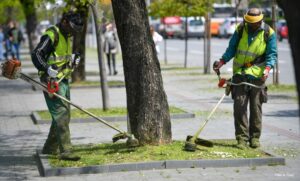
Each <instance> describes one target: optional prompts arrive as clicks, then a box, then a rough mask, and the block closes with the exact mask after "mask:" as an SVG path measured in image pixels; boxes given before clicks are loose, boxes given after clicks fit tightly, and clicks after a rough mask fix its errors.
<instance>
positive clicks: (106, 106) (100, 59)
mask: <svg viewBox="0 0 300 181" xmlns="http://www.w3.org/2000/svg"><path fill="white" fill-rule="evenodd" d="M97 7H98V3H97V0H94V2H93V3H92V4H91V8H92V12H93V16H94V21H95V28H96V36H97V51H98V63H99V72H100V83H101V90H102V106H103V110H108V109H109V96H108V84H107V77H106V70H105V64H104V61H103V51H102V46H101V43H102V41H101V29H100V27H101V25H100V18H99V14H98V10H97Z"/></svg>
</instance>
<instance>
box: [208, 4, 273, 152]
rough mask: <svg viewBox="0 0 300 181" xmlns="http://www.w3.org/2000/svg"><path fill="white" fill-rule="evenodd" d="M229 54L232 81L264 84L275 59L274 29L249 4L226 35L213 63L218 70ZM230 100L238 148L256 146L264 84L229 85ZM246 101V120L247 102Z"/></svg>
mask: <svg viewBox="0 0 300 181" xmlns="http://www.w3.org/2000/svg"><path fill="white" fill-rule="evenodd" d="M232 58H233V77H232V81H233V83H240V82H248V83H251V84H254V85H258V86H262V85H265V81H266V79H267V78H268V75H269V72H270V70H271V69H272V68H273V66H274V64H275V62H276V61H277V43H276V35H275V33H274V30H273V29H272V28H271V27H269V26H268V25H267V24H265V23H264V22H263V14H262V12H261V11H260V10H259V9H257V8H251V9H249V10H248V12H247V13H246V14H245V15H244V22H243V23H241V24H239V25H238V26H237V28H236V31H235V33H234V34H233V36H232V37H231V39H230V42H229V46H228V48H227V49H226V52H225V53H224V54H223V56H222V58H221V59H220V61H217V63H216V64H215V65H214V67H213V68H214V70H215V71H218V70H219V69H220V68H221V67H222V66H223V65H224V64H226V63H227V62H229V61H230V60H231V59H232ZM232 98H233V100H234V125H235V137H236V140H237V146H238V147H239V148H241V149H244V148H247V147H248V142H249V143H250V147H252V148H257V147H259V146H260V142H259V138H260V136H261V129H262V103H265V102H267V88H266V87H265V88H264V89H260V88H255V87H250V86H248V85H243V86H232ZM248 102H249V104H250V119H249V121H248V116H247V106H248Z"/></svg>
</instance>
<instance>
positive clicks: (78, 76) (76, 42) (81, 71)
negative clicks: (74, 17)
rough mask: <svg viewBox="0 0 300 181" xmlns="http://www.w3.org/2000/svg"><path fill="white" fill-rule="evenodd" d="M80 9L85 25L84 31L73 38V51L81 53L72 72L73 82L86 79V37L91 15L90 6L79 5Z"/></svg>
mask: <svg viewBox="0 0 300 181" xmlns="http://www.w3.org/2000/svg"><path fill="white" fill-rule="evenodd" d="M78 9H80V14H81V16H82V17H83V19H84V27H83V31H82V32H81V33H78V34H77V35H76V36H74V39H73V53H79V54H80V62H79V65H78V66H77V68H76V70H75V71H74V72H73V73H72V82H80V81H84V80H85V38H86V30H87V24H88V17H89V13H88V11H89V7H88V5H86V6H81V7H78Z"/></svg>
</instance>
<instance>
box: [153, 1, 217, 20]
mask: <svg viewBox="0 0 300 181" xmlns="http://www.w3.org/2000/svg"><path fill="white" fill-rule="evenodd" d="M212 3H213V0H156V1H154V2H153V3H152V4H151V5H150V6H149V15H150V16H153V17H167V16H187V17H188V16H204V15H205V14H206V13H207V12H210V11H212V10H213V8H212Z"/></svg>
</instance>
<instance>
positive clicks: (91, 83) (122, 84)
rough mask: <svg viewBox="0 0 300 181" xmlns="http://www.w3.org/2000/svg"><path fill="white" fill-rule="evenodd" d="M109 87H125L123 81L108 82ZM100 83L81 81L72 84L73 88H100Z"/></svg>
mask: <svg viewBox="0 0 300 181" xmlns="http://www.w3.org/2000/svg"><path fill="white" fill-rule="evenodd" d="M107 84H108V86H110V87H112V86H125V83H124V82H123V81H108V82H107ZM100 85H101V84H100V81H80V82H74V83H71V87H84V86H100Z"/></svg>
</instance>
